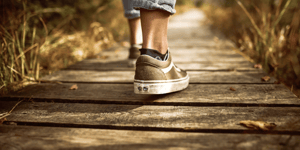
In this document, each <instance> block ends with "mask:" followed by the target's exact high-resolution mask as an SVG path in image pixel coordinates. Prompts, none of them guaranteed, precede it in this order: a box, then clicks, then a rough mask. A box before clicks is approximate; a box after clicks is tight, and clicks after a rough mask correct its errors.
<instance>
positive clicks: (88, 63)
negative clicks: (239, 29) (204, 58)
mask: <svg viewBox="0 0 300 150" xmlns="http://www.w3.org/2000/svg"><path fill="white" fill-rule="evenodd" d="M176 65H177V66H178V67H180V68H182V69H184V70H187V71H229V70H236V71H255V70H258V69H255V68H253V64H251V63H250V62H238V63H232V62H214V61H212V62H198V63H196V62H194V63H189V62H187V63H184V62H179V63H176ZM65 70H98V71H134V70H135V68H134V67H128V60H120V61H114V62H103V61H98V60H97V59H90V60H89V59H88V60H83V61H81V62H78V63H76V64H74V65H71V66H69V67H68V68H66V69H65Z"/></svg>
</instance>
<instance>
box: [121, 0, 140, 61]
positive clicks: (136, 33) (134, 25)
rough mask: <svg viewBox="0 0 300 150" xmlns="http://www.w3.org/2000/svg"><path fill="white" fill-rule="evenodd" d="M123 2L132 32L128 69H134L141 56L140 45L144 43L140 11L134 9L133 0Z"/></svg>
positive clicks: (123, 0)
mask: <svg viewBox="0 0 300 150" xmlns="http://www.w3.org/2000/svg"><path fill="white" fill-rule="evenodd" d="M122 2H123V7H124V14H125V17H126V18H127V20H128V25H129V30H130V44H131V47H130V48H129V57H128V58H129V61H128V67H134V66H135V65H134V64H135V60H136V59H137V58H138V57H139V56H140V51H139V49H140V48H141V45H140V44H142V42H143V39H142V29H141V19H140V11H139V10H135V9H133V6H132V5H133V3H132V0H122Z"/></svg>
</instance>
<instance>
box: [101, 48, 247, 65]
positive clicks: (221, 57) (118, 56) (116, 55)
mask: <svg viewBox="0 0 300 150" xmlns="http://www.w3.org/2000/svg"><path fill="white" fill-rule="evenodd" d="M170 52H171V55H172V58H173V61H174V62H175V63H177V62H246V60H245V58H243V57H242V56H241V55H239V54H237V53H235V52H234V51H233V50H231V49H230V50H228V49H220V48H219V49H214V48H172V49H171V50H170ZM128 54H129V53H128V48H125V47H120V49H119V50H112V51H105V52H103V53H101V54H99V55H100V56H99V57H100V58H98V61H100V62H111V61H113V60H114V61H124V60H126V59H127V58H128Z"/></svg>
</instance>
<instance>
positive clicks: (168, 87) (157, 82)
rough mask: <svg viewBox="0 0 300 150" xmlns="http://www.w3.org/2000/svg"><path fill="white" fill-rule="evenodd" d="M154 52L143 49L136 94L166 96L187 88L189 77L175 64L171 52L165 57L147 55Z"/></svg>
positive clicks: (139, 60) (135, 78)
mask: <svg viewBox="0 0 300 150" xmlns="http://www.w3.org/2000/svg"><path fill="white" fill-rule="evenodd" d="M152 51H153V50H152ZM153 52H155V51H153ZM153 52H151V50H147V49H141V54H142V55H141V56H140V57H139V58H138V59H137V62H136V71H135V77H134V93H136V94H166V93H171V92H176V91H180V90H183V89H185V88H187V86H188V84H189V76H188V74H187V73H186V72H185V71H183V70H181V69H179V68H178V67H177V66H175V65H174V64H173V62H172V58H171V55H170V53H169V51H168V52H167V53H166V54H165V55H164V57H160V56H159V55H157V56H153V55H152V56H150V55H147V54H151V53H152V54H153ZM155 53H159V52H158V51H156V52H155ZM161 56H163V55H161Z"/></svg>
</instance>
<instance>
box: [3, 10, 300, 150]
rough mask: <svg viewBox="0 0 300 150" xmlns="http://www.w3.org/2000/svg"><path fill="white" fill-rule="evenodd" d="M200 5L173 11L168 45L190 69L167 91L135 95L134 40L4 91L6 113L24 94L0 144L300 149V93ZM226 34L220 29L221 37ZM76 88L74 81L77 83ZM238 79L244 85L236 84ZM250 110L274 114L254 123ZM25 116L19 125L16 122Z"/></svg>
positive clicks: (18, 146) (15, 146)
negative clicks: (184, 80)
mask: <svg viewBox="0 0 300 150" xmlns="http://www.w3.org/2000/svg"><path fill="white" fill-rule="evenodd" d="M204 20H205V17H204V15H203V13H202V12H201V11H199V10H191V11H189V12H186V13H184V14H182V15H177V16H174V17H172V20H171V22H170V26H169V46H170V49H171V52H172V57H173V59H174V61H175V63H176V64H177V65H178V66H179V67H181V68H183V69H186V70H187V71H188V73H189V75H190V85H189V87H188V88H187V89H186V90H184V91H181V92H177V93H172V94H167V95H135V94H134V93H133V83H132V82H133V76H134V68H128V67H127V63H126V58H127V56H128V54H127V49H128V48H119V49H116V50H113V51H112V50H107V51H104V52H103V54H102V55H104V57H105V56H109V57H108V58H107V59H88V60H84V61H82V62H79V63H77V64H75V65H73V66H70V67H69V68H67V69H65V70H61V71H58V72H56V73H54V74H52V75H49V76H46V77H44V78H43V80H51V81H60V82H62V84H57V83H41V84H37V85H31V86H28V87H26V88H24V89H23V90H21V91H19V92H16V93H12V94H11V95H9V96H7V97H1V100H0V113H3V112H5V111H8V110H9V109H10V108H12V107H13V106H14V105H15V104H16V102H17V101H18V100H20V99H23V98H27V99H29V98H30V99H31V101H30V102H22V103H21V104H20V105H19V106H18V107H17V108H16V109H15V110H14V111H13V113H12V114H11V115H10V116H8V117H7V120H8V121H7V122H5V123H4V124H6V125H1V126H0V149H1V148H2V149H9V148H11V149H221V148H222V149H272V150H273V149H300V121H299V120H300V117H299V116H300V100H299V99H298V98H297V97H296V96H295V95H294V94H293V93H291V92H290V91H289V90H288V89H287V88H286V87H284V86H283V85H281V84H274V81H275V80H274V79H273V78H272V79H271V80H270V81H268V82H264V81H261V77H263V76H265V75H266V74H265V73H264V72H263V71H262V70H261V69H255V68H253V64H251V63H250V62H248V61H247V60H246V59H245V58H243V57H242V56H241V55H239V54H237V53H236V52H235V51H233V50H232V47H233V44H232V43H230V42H229V41H228V40H226V39H225V38H224V37H222V36H221V35H220V34H218V33H216V32H213V31H211V30H210V29H209V26H207V25H205V24H204ZM216 37H218V38H216ZM74 84H77V85H78V89H77V90H69V88H70V87H71V86H72V85H74ZM230 88H234V89H236V91H232V90H230ZM242 120H261V121H266V122H273V123H276V124H277V127H276V128H275V129H274V130H272V131H265V132H263V131H257V130H249V129H247V128H245V127H243V126H241V125H239V121H242ZM16 124H17V125H16Z"/></svg>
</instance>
